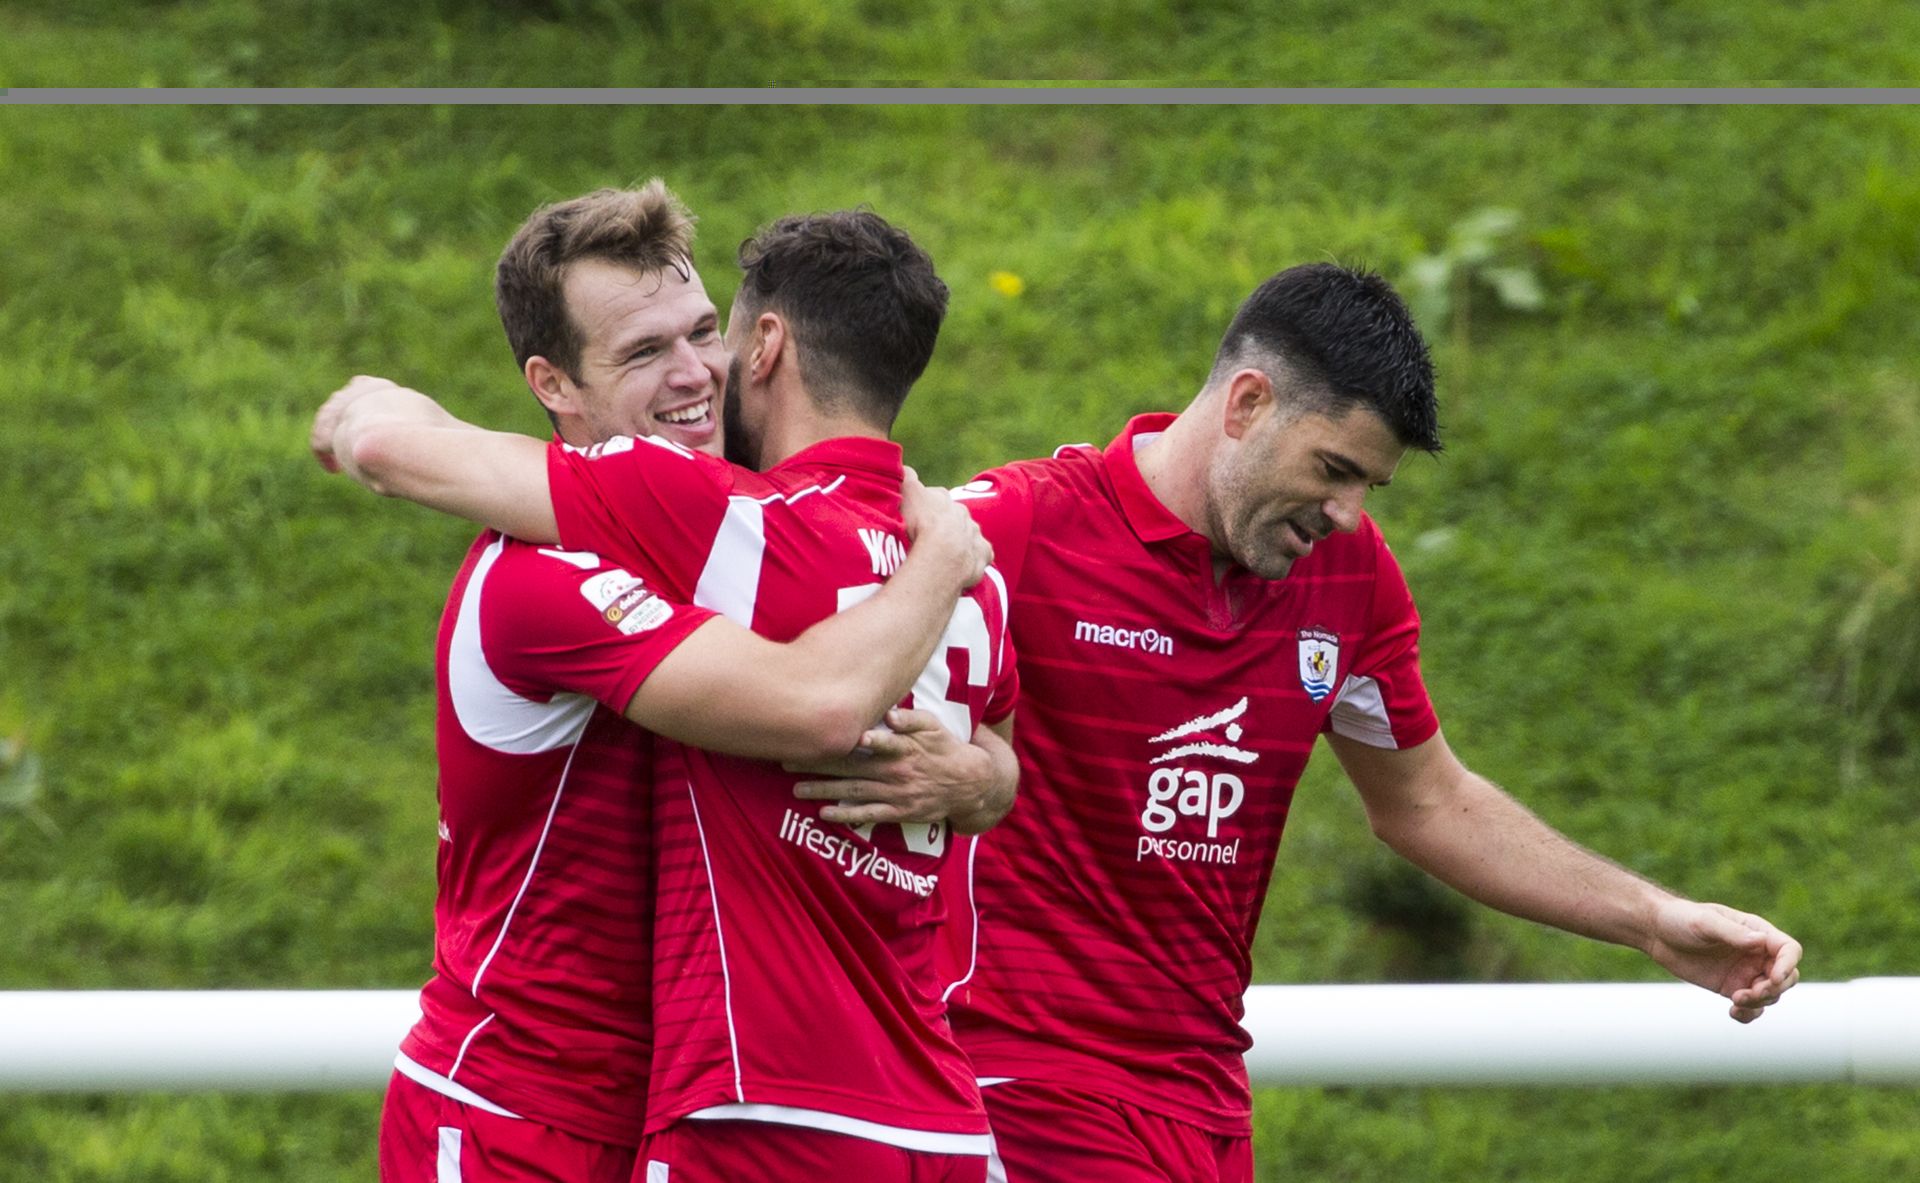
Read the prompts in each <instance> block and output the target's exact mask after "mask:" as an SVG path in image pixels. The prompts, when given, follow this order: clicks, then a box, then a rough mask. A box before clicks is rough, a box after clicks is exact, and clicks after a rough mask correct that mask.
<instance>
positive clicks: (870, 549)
mask: <svg viewBox="0 0 1920 1183" xmlns="http://www.w3.org/2000/svg"><path fill="white" fill-rule="evenodd" d="M860 541H861V542H862V543H863V544H865V546H866V548H867V557H868V558H870V559H872V560H873V573H874V574H875V575H883V576H884V575H891V574H893V573H894V572H895V571H898V570H899V569H900V564H902V563H904V562H906V561H907V548H906V547H904V546H902V545H900V540H899V539H898V538H895V537H894V536H893V535H891V534H889V533H887V532H886V531H885V530H869V529H866V528H864V527H863V528H862V529H861V531H860Z"/></svg>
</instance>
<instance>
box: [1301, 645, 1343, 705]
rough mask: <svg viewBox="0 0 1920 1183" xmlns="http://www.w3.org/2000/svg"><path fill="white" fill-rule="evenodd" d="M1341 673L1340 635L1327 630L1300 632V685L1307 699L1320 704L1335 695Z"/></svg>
mask: <svg viewBox="0 0 1920 1183" xmlns="http://www.w3.org/2000/svg"><path fill="white" fill-rule="evenodd" d="M1339 671H1340V634H1339V633H1330V632H1328V631H1326V630H1325V629H1318V628H1303V629H1301V630H1300V685H1301V687H1302V688H1303V689H1305V690H1306V692H1307V697H1308V698H1311V699H1312V700H1313V701H1315V702H1319V701H1320V700H1321V699H1323V698H1325V697H1326V696H1327V695H1329V694H1332V693H1333V679H1334V677H1335V675H1337V674H1338V673H1339Z"/></svg>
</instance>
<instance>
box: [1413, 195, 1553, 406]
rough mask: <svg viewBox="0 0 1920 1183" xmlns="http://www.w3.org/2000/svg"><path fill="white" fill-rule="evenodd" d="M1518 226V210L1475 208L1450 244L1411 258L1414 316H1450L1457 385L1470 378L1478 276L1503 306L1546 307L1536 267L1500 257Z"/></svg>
mask: <svg viewBox="0 0 1920 1183" xmlns="http://www.w3.org/2000/svg"><path fill="white" fill-rule="evenodd" d="M1519 227H1520V214H1519V212H1518V211H1516V210H1511V209H1502V208H1496V207H1489V208H1487V209H1480V210H1475V211H1474V212H1473V213H1470V214H1468V215H1467V216H1466V217H1464V218H1461V219H1460V220H1459V221H1457V222H1455V223H1454V224H1453V228H1452V229H1451V230H1449V231H1448V232H1447V245H1446V246H1445V248H1443V249H1442V250H1441V251H1439V252H1438V253H1437V254H1431V255H1416V256H1415V257H1414V258H1413V259H1412V260H1411V261H1409V262H1408V264H1407V269H1406V275H1405V276H1404V277H1403V279H1402V290H1403V291H1404V292H1405V294H1406V296H1407V303H1408V305H1409V306H1410V307H1411V308H1412V310H1413V315H1414V319H1415V320H1416V321H1418V322H1419V323H1421V324H1422V325H1427V326H1438V325H1440V324H1443V323H1447V322H1448V321H1449V319H1451V324H1452V329H1453V354H1454V362H1453V364H1454V368H1455V374H1454V379H1455V384H1456V386H1457V387H1464V386H1465V384H1466V379H1467V370H1468V366H1469V352H1470V349H1471V342H1470V340H1469V326H1470V324H1471V318H1472V317H1471V314H1472V310H1473V285H1474V284H1475V283H1476V282H1478V283H1479V284H1481V285H1482V286H1484V287H1489V288H1492V289H1493V292H1494V295H1495V296H1496V297H1497V298H1498V299H1499V301H1500V304H1501V306H1502V307H1504V308H1512V309H1514V310H1516V311H1520V312H1538V311H1540V310H1541V309H1542V308H1544V307H1546V303H1547V295H1546V293H1545V292H1544V291H1542V290H1541V288H1540V281H1539V280H1538V279H1537V278H1535V277H1534V274H1533V269H1532V268H1531V267H1529V266H1527V265H1525V264H1523V263H1514V262H1502V261H1501V260H1502V259H1503V258H1505V257H1506V256H1507V255H1509V254H1511V252H1510V251H1509V250H1508V249H1507V248H1508V247H1509V246H1510V245H1511V241H1510V240H1511V239H1512V238H1513V235H1514V231H1516V230H1518V229H1519Z"/></svg>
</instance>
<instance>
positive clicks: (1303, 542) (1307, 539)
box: [1287, 519, 1316, 555]
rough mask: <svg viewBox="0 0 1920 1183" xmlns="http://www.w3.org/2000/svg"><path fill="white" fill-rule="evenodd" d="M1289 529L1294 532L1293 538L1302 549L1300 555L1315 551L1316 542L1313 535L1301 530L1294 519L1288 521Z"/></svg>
mask: <svg viewBox="0 0 1920 1183" xmlns="http://www.w3.org/2000/svg"><path fill="white" fill-rule="evenodd" d="M1287 529H1289V530H1291V531H1293V537H1294V539H1295V540H1296V542H1297V543H1298V545H1299V547H1300V553H1301V554H1302V555H1305V554H1307V553H1308V552H1310V551H1311V550H1313V544H1314V542H1315V541H1316V540H1315V538H1314V536H1313V535H1311V534H1309V533H1307V532H1306V530H1304V529H1302V528H1301V526H1300V523H1298V522H1296V521H1293V520H1292V519H1288V521H1287Z"/></svg>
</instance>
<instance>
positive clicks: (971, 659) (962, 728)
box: [839, 583, 993, 855]
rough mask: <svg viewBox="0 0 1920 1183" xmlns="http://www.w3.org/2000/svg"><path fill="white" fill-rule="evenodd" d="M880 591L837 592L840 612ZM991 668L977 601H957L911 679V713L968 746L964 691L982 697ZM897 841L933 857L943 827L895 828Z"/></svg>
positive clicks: (875, 587) (873, 586)
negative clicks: (920, 713) (924, 661)
mask: <svg viewBox="0 0 1920 1183" xmlns="http://www.w3.org/2000/svg"><path fill="white" fill-rule="evenodd" d="M880 587H881V585H880V584H878V583H863V584H860V585H859V586H858V587H843V588H841V589H840V595H839V611H841V612H845V611H846V610H847V609H849V608H851V607H853V606H854V605H855V604H858V603H861V602H863V601H865V600H867V599H869V598H871V597H872V596H873V594H874V593H875V592H877V591H879V590H880ZM992 665H993V638H992V637H991V636H989V635H988V634H987V614H986V613H985V612H984V611H983V610H982V609H981V607H980V602H979V601H978V600H975V599H973V598H971V597H968V596H962V597H960V602H959V603H957V604H955V605H954V606H953V615H952V616H950V617H948V618H947V631H946V632H945V633H943V634H941V637H940V644H939V645H938V646H937V647H936V648H935V649H934V651H933V656H932V657H931V658H929V659H928V660H927V664H926V667H925V668H924V669H922V670H921V671H920V676H919V677H918V678H915V679H914V682H913V692H912V699H913V708H914V709H915V710H921V711H926V712H928V713H929V714H931V715H933V717H934V718H936V719H938V720H940V725H941V726H942V727H945V728H946V729H947V730H948V731H950V732H952V733H953V735H954V736H955V737H956V738H957V739H959V740H960V742H961V743H972V742H973V709H972V707H971V705H970V703H969V699H970V698H971V697H972V696H971V695H970V694H969V693H968V688H969V687H979V688H980V689H979V690H978V691H976V692H975V693H984V692H985V687H986V686H987V684H988V679H989V676H990V675H991V673H992V672H993V671H992ZM872 831H873V827H872V826H871V825H866V826H861V827H860V835H861V837H863V838H864V837H868V836H870V835H871V834H872ZM900 835H901V837H903V838H904V839H906V843H907V849H908V850H911V851H913V852H915V853H916V854H934V855H937V854H939V853H941V852H942V851H944V850H945V849H946V848H947V826H946V823H945V822H916V823H908V824H905V825H902V826H901V827H900Z"/></svg>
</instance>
